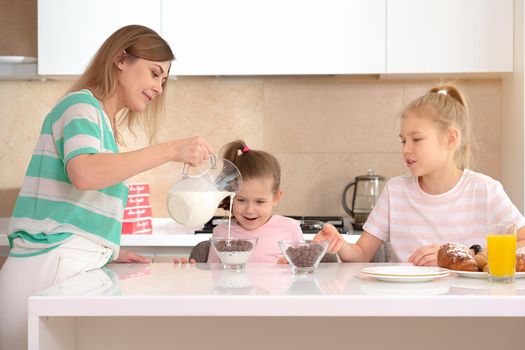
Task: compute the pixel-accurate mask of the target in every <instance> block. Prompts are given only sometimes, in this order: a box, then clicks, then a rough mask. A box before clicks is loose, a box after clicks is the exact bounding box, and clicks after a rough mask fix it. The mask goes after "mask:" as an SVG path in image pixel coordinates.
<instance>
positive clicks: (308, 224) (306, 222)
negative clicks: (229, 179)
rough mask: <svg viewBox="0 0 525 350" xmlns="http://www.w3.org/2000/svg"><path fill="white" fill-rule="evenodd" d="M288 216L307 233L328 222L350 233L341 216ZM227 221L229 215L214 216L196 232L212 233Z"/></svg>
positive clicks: (340, 230) (320, 227)
mask: <svg viewBox="0 0 525 350" xmlns="http://www.w3.org/2000/svg"><path fill="white" fill-rule="evenodd" d="M286 216H287V217H289V218H292V219H295V220H297V221H298V222H299V225H300V226H301V230H302V231H303V233H306V234H315V233H317V232H319V231H320V230H321V229H322V228H323V225H324V224H326V223H328V224H332V225H334V227H335V228H336V229H337V231H338V232H339V233H342V234H347V233H348V231H347V230H346V229H345V227H344V223H343V218H342V217H341V216H288V215H286ZM227 222H228V217H226V216H214V217H213V218H212V219H211V220H210V221H208V222H207V223H206V224H205V225H204V227H203V228H202V229H201V230H197V231H195V233H208V234H209V233H212V232H213V228H214V227H215V226H217V225H219V224H222V223H227Z"/></svg>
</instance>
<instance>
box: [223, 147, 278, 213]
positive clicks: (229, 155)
mask: <svg viewBox="0 0 525 350" xmlns="http://www.w3.org/2000/svg"><path fill="white" fill-rule="evenodd" d="M220 155H221V157H222V158H224V159H227V160H229V161H230V162H232V163H233V164H235V166H236V167H237V168H238V169H239V171H240V173H241V175H242V178H243V180H251V179H260V178H264V179H267V178H271V179H272V180H273V185H272V193H273V194H276V193H277V191H279V188H280V187H281V166H280V165H279V162H278V161H277V159H276V158H275V157H274V156H273V155H271V154H270V153H268V152H265V151H260V150H253V149H250V148H248V146H247V145H246V143H245V142H244V141H242V140H236V141H233V142H230V143H228V144H226V145H224V146H223V148H222V151H221V152H220ZM220 208H223V209H226V210H227V209H229V208H230V197H226V199H225V200H224V201H223V202H222V203H221V205H220Z"/></svg>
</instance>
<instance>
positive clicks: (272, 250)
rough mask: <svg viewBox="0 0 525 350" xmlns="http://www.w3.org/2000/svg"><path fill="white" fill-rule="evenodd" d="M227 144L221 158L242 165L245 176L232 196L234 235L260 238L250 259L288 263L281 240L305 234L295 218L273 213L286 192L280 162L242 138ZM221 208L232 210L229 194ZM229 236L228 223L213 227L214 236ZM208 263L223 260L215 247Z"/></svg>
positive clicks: (301, 236)
mask: <svg viewBox="0 0 525 350" xmlns="http://www.w3.org/2000/svg"><path fill="white" fill-rule="evenodd" d="M224 147H225V148H224V151H223V154H222V157H223V158H224V159H227V160H230V161H231V162H232V163H233V164H235V165H236V166H237V168H239V171H240V172H241V175H242V179H243V183H242V187H241V189H240V191H239V193H237V195H236V196H235V197H234V199H233V209H232V223H231V237H232V238H258V242H257V245H256V247H255V250H254V252H253V253H252V255H251V257H250V259H249V260H248V262H258V263H269V262H271V263H274V262H280V263H285V262H286V260H285V259H284V258H283V256H282V253H281V250H280V248H279V244H278V241H279V240H303V233H302V231H301V228H300V226H299V223H298V222H297V221H296V220H294V219H291V218H287V217H284V216H279V215H272V211H273V208H274V207H275V206H276V205H277V204H278V203H279V201H280V200H281V198H282V195H283V192H282V190H281V189H280V184H281V167H280V166H279V162H278V161H277V159H276V158H275V157H274V156H272V155H271V154H269V153H267V152H264V151H259V150H251V149H249V148H248V146H246V144H245V143H244V142H243V141H241V140H238V141H234V142H231V143H229V144H227V145H226V146H224ZM221 207H222V208H224V209H226V210H228V209H229V207H230V203H229V197H228V198H227V199H225V201H224V202H223V203H222V204H221ZM227 236H228V224H227V223H225V224H220V225H218V226H216V227H215V228H214V230H213V237H227ZM208 262H209V263H219V262H220V260H219V257H218V256H217V255H216V254H215V252H214V251H213V249H210V253H209V256H208Z"/></svg>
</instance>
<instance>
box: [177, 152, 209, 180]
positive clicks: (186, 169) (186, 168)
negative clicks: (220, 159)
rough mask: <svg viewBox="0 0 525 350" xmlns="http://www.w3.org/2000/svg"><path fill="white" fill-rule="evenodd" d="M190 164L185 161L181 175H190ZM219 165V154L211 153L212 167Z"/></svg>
mask: <svg viewBox="0 0 525 350" xmlns="http://www.w3.org/2000/svg"><path fill="white" fill-rule="evenodd" d="M189 166H190V165H189V164H188V163H184V166H183V167H182V172H181V175H182V177H188V170H189ZM216 167H217V156H216V155H215V154H212V155H210V168H211V169H215V168H216Z"/></svg>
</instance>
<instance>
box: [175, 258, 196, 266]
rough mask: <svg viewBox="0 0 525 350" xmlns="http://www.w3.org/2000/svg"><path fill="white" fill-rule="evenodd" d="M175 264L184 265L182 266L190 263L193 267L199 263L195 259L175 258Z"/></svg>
mask: <svg viewBox="0 0 525 350" xmlns="http://www.w3.org/2000/svg"><path fill="white" fill-rule="evenodd" d="M173 263H174V264H182V265H186V264H188V263H190V264H191V265H194V264H196V263H197V262H196V261H195V259H189V260H188V258H177V257H175V258H173Z"/></svg>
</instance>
